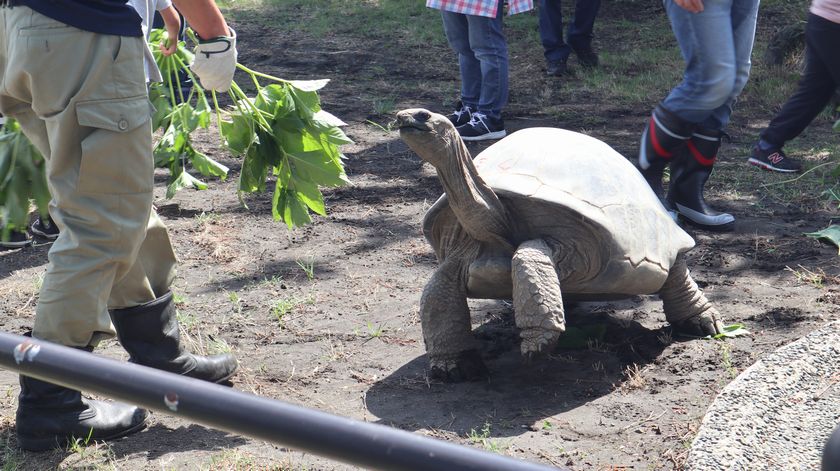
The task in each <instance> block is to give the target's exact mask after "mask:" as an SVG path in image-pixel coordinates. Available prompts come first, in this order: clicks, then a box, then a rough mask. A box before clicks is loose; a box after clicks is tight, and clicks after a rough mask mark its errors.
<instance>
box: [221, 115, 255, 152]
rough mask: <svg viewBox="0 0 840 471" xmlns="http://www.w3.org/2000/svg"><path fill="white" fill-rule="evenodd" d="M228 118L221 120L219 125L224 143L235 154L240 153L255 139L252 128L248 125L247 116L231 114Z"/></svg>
mask: <svg viewBox="0 0 840 471" xmlns="http://www.w3.org/2000/svg"><path fill="white" fill-rule="evenodd" d="M229 118H230V120H222V122H220V123H219V127H220V130H221V133H222V137H223V138H224V140H225V145H226V146H227V148H228V149H230V151H231V152H233V153H234V154H236V155H242V154H243V153H244V152H245V151H246V150H248V148H249V147H250V146H251V144H252V143H253V142H254V140H256V135H255V134H254V129H253V128H252V127H251V126H250V125H249V122H248V118H246V117H244V116H242V115H239V114H231V115H230V116H229Z"/></svg>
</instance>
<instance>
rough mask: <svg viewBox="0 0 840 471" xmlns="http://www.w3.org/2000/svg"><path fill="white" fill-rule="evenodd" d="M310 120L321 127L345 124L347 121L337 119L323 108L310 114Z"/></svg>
mask: <svg viewBox="0 0 840 471" xmlns="http://www.w3.org/2000/svg"><path fill="white" fill-rule="evenodd" d="M312 122H313V124H315V125H316V126H318V127H323V128H331V127H334V126H347V123H345V122H344V121H342V120H340V119H338V117H337V116H335V115H333V114H332V113H329V112H327V111H324V110H318V112H316V113H315V114H314V115H312Z"/></svg>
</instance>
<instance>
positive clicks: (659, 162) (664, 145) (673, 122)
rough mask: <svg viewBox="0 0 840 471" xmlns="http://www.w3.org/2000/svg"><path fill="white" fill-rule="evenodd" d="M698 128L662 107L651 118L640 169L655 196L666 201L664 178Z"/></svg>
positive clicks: (641, 151)
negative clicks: (667, 169) (668, 167)
mask: <svg viewBox="0 0 840 471" xmlns="http://www.w3.org/2000/svg"><path fill="white" fill-rule="evenodd" d="M695 127H696V125H695V124H694V123H690V122H688V121H685V120H683V119H681V118H680V117H679V116H677V115H675V114H674V113H672V112H671V111H668V110H667V109H665V108H664V107H663V106H662V105H661V104H660V105H657V106H656V108H655V109H654V110H653V113H651V115H650V120H648V124H647V126H645V130H644V132H643V133H642V142H641V144H640V146H639V169H640V171H641V172H642V175H643V176H644V177H645V180H647V182H648V185H650V187H651V189H653V192H654V193H656V196H658V197H659V199H660V200H661V199H663V198H662V197H663V196H664V190H663V189H662V174H663V172H664V171H665V167H667V166H668V164H669V163H670V162H672V161H673V158H674V156H675V155H677V154H678V153H679V152H680V151H681V150H682V149H683V148H684V146H685V144H686V142H688V140H689V139H690V138H691V133H692V132H693V131H694V128H695Z"/></svg>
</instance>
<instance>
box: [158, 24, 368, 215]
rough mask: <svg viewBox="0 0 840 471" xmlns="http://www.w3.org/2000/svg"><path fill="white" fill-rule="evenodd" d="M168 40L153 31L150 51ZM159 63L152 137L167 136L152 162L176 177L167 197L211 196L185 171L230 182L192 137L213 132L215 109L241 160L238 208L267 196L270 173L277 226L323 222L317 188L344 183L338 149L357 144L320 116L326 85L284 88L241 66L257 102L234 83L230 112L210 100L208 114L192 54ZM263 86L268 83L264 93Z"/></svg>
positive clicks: (286, 83) (181, 50)
mask: <svg viewBox="0 0 840 471" xmlns="http://www.w3.org/2000/svg"><path fill="white" fill-rule="evenodd" d="M188 33H189V31H188ZM165 34H166V33H165V32H164V31H163V30H154V31H153V32H152V35H151V38H150V43H151V44H159V43H160V42H161V40H165V39H166V38H165ZM192 39H193V40H195V38H194V37H193V38H192ZM155 59H156V60H157V62H158V66H159V67H160V69H161V75H163V82H162V83H160V84H155V85H153V86H152V87H151V89H150V92H149V97H150V99H151V100H152V104H153V105H154V106H155V109H156V112H155V114H154V116H153V120H152V122H153V126H154V129H158V128H160V129H163V137H162V139H161V140H160V142H159V143H158V144H157V146H156V147H155V162H156V164H157V165H158V166H159V167H168V168H169V169H170V172H171V176H170V183H169V186H168V188H167V197H171V196H172V195H174V193H175V192H176V191H177V190H179V189H181V188H188V187H192V188H198V189H203V188H206V184H204V183H203V182H201V181H200V180H198V179H197V178H195V177H193V176H192V175H190V174H189V173H188V172H187V163H189V165H190V166H191V167H192V168H193V169H195V171H197V172H198V173H200V174H201V175H203V176H205V177H210V176H213V177H219V178H222V179H224V178H226V177H227V172H228V169H227V167H225V166H224V165H222V164H221V163H219V162H217V161H215V160H213V159H212V158H210V157H208V156H207V155H205V154H202V153H201V152H198V151H197V150H195V148H194V147H193V146H192V143H191V141H190V135H191V133H192V132H193V131H194V130H195V129H197V128H199V127H201V128H205V129H206V128H208V127H209V125H210V120H211V114H212V111H211V110H212V109H215V114H216V116H217V125H218V130H219V134H220V137H221V140H222V142H223V143H224V145H225V146H226V147H227V148H228V149H229V150H230V151H231V152H232V153H233V154H234V155H236V156H243V157H244V160H243V162H242V171H241V173H240V176H239V192H240V200H242V198H241V195H242V193H243V192H245V193H251V192H257V191H265V189H266V185H267V182H268V177H269V172H270V174H271V175H272V176H274V177H275V183H274V197H273V199H272V213H273V215H274V218H275V219H277V220H282V221H284V222H285V223H286V224H287V225H288V226H289V227H294V226H300V225H303V224H306V223H308V222H310V221H311V218H310V215H309V211H310V210H311V211H313V212H315V213H317V214H321V215H324V214H325V207H324V198H323V195H322V194H321V191H320V189H319V187H321V186H339V185H342V184H344V183H347V176H346V174H345V172H344V165H343V158H344V156H343V155H342V154H341V152H339V149H338V146H340V145H342V144H349V143H352V141H351V140H350V139H349V138H348V137H347V136H346V135H345V134H344V132H343V131H342V130H341V129H340V126H343V125H344V123H343V122H342V121H341V120H340V119H338V118H336V117H335V116H333V115H332V114H330V113H328V112H326V111H324V110H322V109H321V103H320V98H319V96H318V90H320V89H321V88H322V87H323V86H324V85H326V84H327V82H328V80H311V81H293V80H283V79H281V78H277V77H272V76H270V75H266V74H263V73H260V72H256V71H253V70H251V69H249V68H247V67H245V66H243V65H241V64H237V68H238V69H239V70H241V71H243V72H245V74H247V75H248V76H249V78H250V80H251V82H252V83H253V85H254V88H255V90H256V94H255V96H254V97H249V96H248V95H247V94H246V93H245V92H244V91H243V90H242V88H241V87H240V86H239V85H238V84H237V83H236V82H234V83H233V84H232V86H231V89H230V91H229V92H228V94H229V96H230V100H231V103H232V105H231V106H230V107H229V108H227V109H223V108H222V107H221V106H220V105H219V99H218V97H217V95H216V93H215V92H211V96H212V100H213V108H212V109H211V106H210V104H209V102H208V99H207V96H206V92H205V90H203V89H202V88H201V86H200V84H199V82H198V80H197V78H196V77H194V76H193V75H192V72H191V71H190V70H189V67H187V64H189V63H190V62H192V53H191V52H190V51H188V50H187V49H186V47H185V45H184V43H183V42H180V43H179V45H178V48H177V52H176V53H175V54H172V55H170V56H164V55H163V54H161V53H160V52H159V51H156V52H155ZM260 80H264V81H268V82H271V83H269V84H268V85H264V84H263V83H261V82H260ZM185 82H190V83H191V86H190V87H187V86H186V83H185ZM243 204H244V201H243Z"/></svg>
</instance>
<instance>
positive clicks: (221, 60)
mask: <svg viewBox="0 0 840 471" xmlns="http://www.w3.org/2000/svg"><path fill="white" fill-rule="evenodd" d="M228 29H230V36H219V37H216V38H210V39H201V38H199V39H198V46H196V48H195V60H194V61H193V63H192V65H191V66H190V69H192V71H193V73H194V74H196V75H198V79H199V80H200V81H201V86H202V87H204V88H206V89H207V90H216V91H217V92H226V91H228V89H229V88H230V84H231V82H233V73H234V72H235V71H236V31H234V30H233V28H228Z"/></svg>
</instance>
